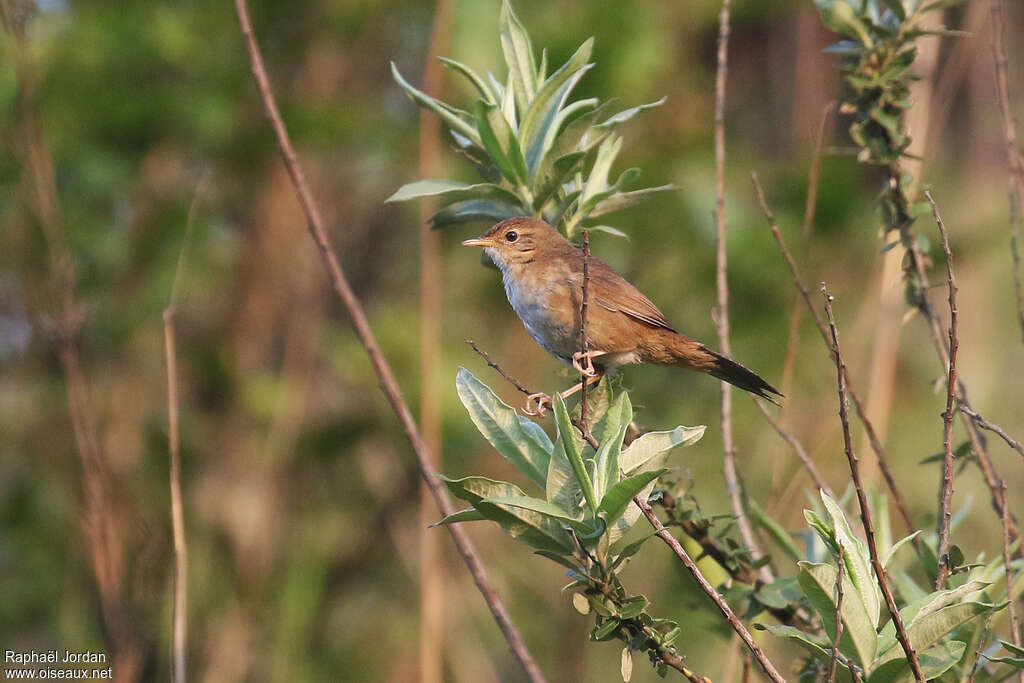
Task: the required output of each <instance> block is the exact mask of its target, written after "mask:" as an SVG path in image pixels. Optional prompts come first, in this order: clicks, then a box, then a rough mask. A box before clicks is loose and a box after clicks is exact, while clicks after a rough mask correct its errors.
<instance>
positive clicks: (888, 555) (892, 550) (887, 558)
mask: <svg viewBox="0 0 1024 683" xmlns="http://www.w3.org/2000/svg"><path fill="white" fill-rule="evenodd" d="M920 533H921V530H920V529H918V530H917V531H915V532H914V533H912V534H910V535H909V536H904V537H903V538H901V539H900V540H898V541H896V542H895V543H893V544H892V546H890V547H889V549H888V550H887V551H885V555H884V556H883V557H882V558H881V559H882V566H883V567H885V568H886V569H888V568H889V563H890V562H892V558H893V557H895V556H896V553H897V551H899V549H900V548H902V547H903V546H905V545H906V544H907V543H909V542H910V541H913V540H914V539H915V538H917V535H918V534H920Z"/></svg>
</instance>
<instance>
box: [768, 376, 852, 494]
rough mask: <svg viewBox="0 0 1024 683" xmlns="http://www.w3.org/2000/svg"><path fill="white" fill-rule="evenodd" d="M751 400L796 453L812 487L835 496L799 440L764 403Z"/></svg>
mask: <svg viewBox="0 0 1024 683" xmlns="http://www.w3.org/2000/svg"><path fill="white" fill-rule="evenodd" d="M751 398H752V399H753V401H754V403H756V404H757V407H758V408H759V409H760V410H761V414H762V415H764V417H765V419H766V420H768V423H769V424H770V425H771V426H772V427H773V428H774V429H775V431H776V433H778V435H779V436H780V437H782V440H783V441H785V442H786V443H788V444H789V445H790V447H792V449H793V452H794V453H796V457H797V458H799V460H800V462H801V463H803V466H804V469H806V470H807V473H808V474H809V475H811V480H812V481H814V486H815V487H816V488H818V489H820V490H822V491H824V492H825V493H827V494H828V495H830V496H832V497H833V498H834V497H835V494H834V493H832V489H831V488H829V485H828V484H826V483H825V478H824V477H822V476H821V472H819V471H818V468H817V467H816V466H815V464H814V461H813V460H811V458H810V456H808V455H807V451H805V450H804V447H803V445H802V444H801V443H800V441H799V439H797V438H796V437H795V436H793V434H791V433H790V432H789V431H787V430H786V429H785V428H783V426H782V425H781V424H780V423H779V421H778V420H776V419H775V418H774V417H772V414H771V412H769V410H768V409H767V408H765V406H764V403H762V402H761V401H759V400H757V399H756V398H754V397H753V396H751Z"/></svg>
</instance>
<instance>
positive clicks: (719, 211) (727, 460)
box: [713, 0, 774, 583]
mask: <svg viewBox="0 0 1024 683" xmlns="http://www.w3.org/2000/svg"><path fill="white" fill-rule="evenodd" d="M729 7H730V0H722V9H721V11H720V12H719V14H718V68H717V71H716V72H715V236H716V250H715V252H716V267H715V284H716V288H717V290H718V307H717V309H715V315H714V316H713V317H714V321H715V327H716V328H717V330H718V346H719V348H720V349H721V351H722V353H723V354H725V355H726V356H730V357H731V356H732V349H731V348H730V344H729V278H728V268H729V254H728V242H727V241H726V234H727V230H728V224H727V222H726V219H725V91H726V78H727V74H728V70H729ZM721 389H722V450H723V454H722V474H723V476H724V478H725V488H726V492H727V493H728V494H729V507H730V508H731V509H732V514H733V517H734V518H735V519H736V527H737V529H739V532H740V538H741V539H742V541H743V545H745V546H746V547H747V548H748V550H749V551H750V557H751V559H752V560H753V561H754V563H755V564H757V561H758V560H759V559H761V556H762V552H761V548H760V547H759V545H758V543H757V538H756V537H755V536H754V530H753V528H752V527H751V526H750V520H749V519H747V513H746V510H745V509H744V506H743V491H742V487H741V485H740V482H739V478H738V477H737V475H736V444H735V443H734V441H733V433H732V385H731V384H729V383H728V382H722V383H721ZM758 575H759V576H760V577H761V580H762V581H764V582H765V583H771V582H772V581H773V580H774V577H773V576H772V572H771V569H769V568H768V566H767V565H765V566H763V567H761V568H760V569H759V570H758Z"/></svg>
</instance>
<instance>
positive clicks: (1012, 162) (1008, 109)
mask: <svg viewBox="0 0 1024 683" xmlns="http://www.w3.org/2000/svg"><path fill="white" fill-rule="evenodd" d="M990 9H991V11H992V57H993V59H994V61H995V70H996V94H997V96H998V99H999V110H1000V112H1002V115H1003V137H1004V138H1005V139H1006V161H1007V164H1008V165H1009V167H1010V250H1011V252H1012V254H1013V284H1014V291H1015V294H1016V298H1017V319H1018V320H1019V321H1020V330H1021V337H1022V339H1024V290H1022V288H1021V276H1020V257H1019V256H1018V253H1017V247H1018V241H1019V239H1020V233H1021V224H1020V223H1021V211H1022V210H1024V156H1022V155H1021V152H1020V148H1019V147H1017V122H1016V121H1014V119H1013V108H1012V106H1011V104H1010V103H1011V102H1012V101H1013V100H1011V98H1010V79H1009V77H1008V75H1007V71H1008V69H1007V66H1008V61H1007V59H1006V36H1005V21H1004V17H1003V11H1004V8H1003V0H991V5H990Z"/></svg>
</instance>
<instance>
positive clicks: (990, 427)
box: [957, 405, 1024, 457]
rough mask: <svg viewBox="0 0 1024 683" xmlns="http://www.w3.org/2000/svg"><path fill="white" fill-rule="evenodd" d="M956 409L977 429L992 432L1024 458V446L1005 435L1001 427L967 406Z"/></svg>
mask: <svg viewBox="0 0 1024 683" xmlns="http://www.w3.org/2000/svg"><path fill="white" fill-rule="evenodd" d="M957 407H958V408H959V409H960V412H961V413H963V414H965V415H967V416H968V417H970V418H971V419H972V420H974V421H975V422H976V423H977V425H978V426H979V427H981V428H982V429H985V430H987V431H990V432H992V433H993V434H995V435H996V436H998V437H999V438H1000V439H1002V440H1003V441H1005V442H1006V445H1007V446H1009V447H1010V448H1012V449H1013V450H1015V451H1017V452H1018V453H1020V454H1021V456H1022V457H1024V446H1022V445H1021V443H1020V441H1017V440H1016V439H1015V438H1013V437H1012V436H1010V435H1009V434H1007V433H1006V430H1005V429H1003V428H1002V427H1000V426H999V425H997V424H995V423H992V422H989V421H988V420H986V419H985V418H984V417H982V416H981V415H979V414H978V413H976V412H974V411H973V410H971V409H970V408H968V407H967V406H964V405H961V406H957Z"/></svg>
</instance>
